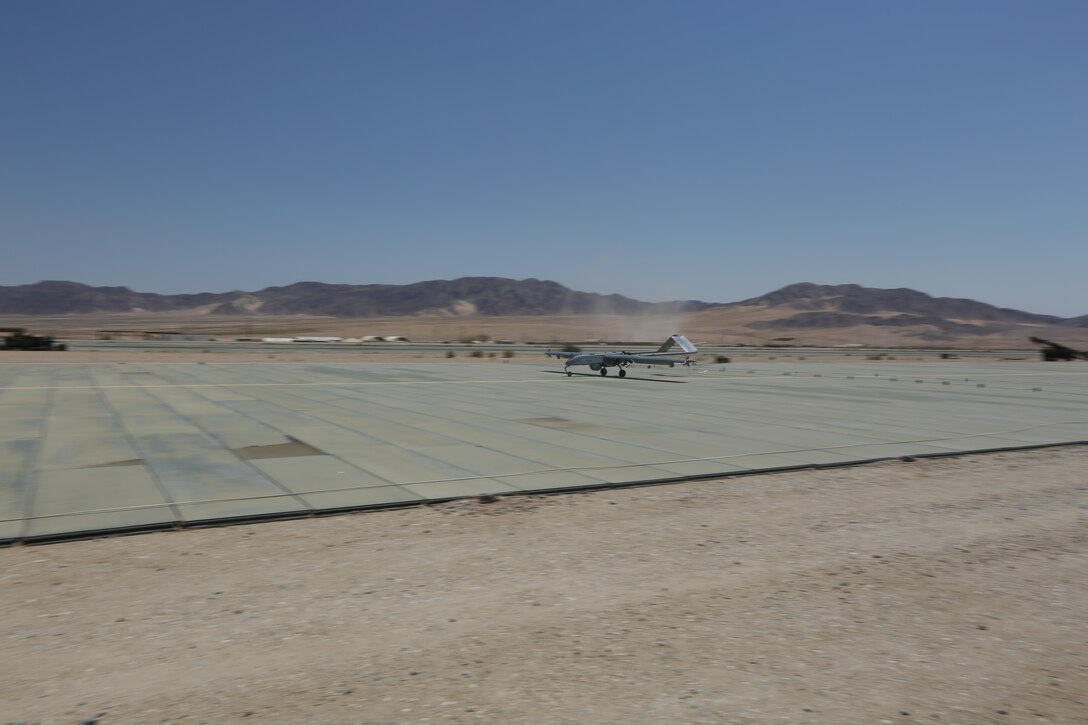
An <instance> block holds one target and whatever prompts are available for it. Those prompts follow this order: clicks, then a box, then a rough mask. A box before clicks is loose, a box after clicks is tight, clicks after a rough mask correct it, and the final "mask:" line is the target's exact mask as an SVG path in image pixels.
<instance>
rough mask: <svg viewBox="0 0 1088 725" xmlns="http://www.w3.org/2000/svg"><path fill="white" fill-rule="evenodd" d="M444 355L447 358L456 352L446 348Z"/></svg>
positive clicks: (453, 355) (455, 355)
mask: <svg viewBox="0 0 1088 725" xmlns="http://www.w3.org/2000/svg"><path fill="white" fill-rule="evenodd" d="M446 357H447V358H451V357H457V353H455V352H454V351H453V350H446Z"/></svg>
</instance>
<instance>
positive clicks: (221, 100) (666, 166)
mask: <svg viewBox="0 0 1088 725" xmlns="http://www.w3.org/2000/svg"><path fill="white" fill-rule="evenodd" d="M1086 37H1088V3H1085V2H1083V0H1073V1H1070V2H1065V1H1062V0H1047V1H1045V2H1033V1H1031V2H1029V1H1027V0H1024V1H1019V2H1007V1H1004V0H985V1H981V2H980V1H974V0H971V1H966V0H932V1H925V0H913V1H911V2H879V1H874V0H864V1H860V2H842V1H835V0H826V1H823V2H809V1H804V2H802V1H800V0H797V1H787V0H752V1H748V2H739V1H729V0H718V1H715V2H699V1H695V0H685V1H683V2H676V3H668V2H661V1H654V2H644V1H641V0H622V1H616V2H612V1H607V2H606V1H603V0H597V1H594V0H589V1H581V2H575V1H573V0H555V1H550V2H523V1H519V0H513V1H511V0H493V1H490V2H475V1H470V0H458V1H453V0H443V1H431V0H401V1H393V0H389V1H388V2H363V1H358V0H357V1H352V2H332V1H329V0H319V1H316V2H302V1H299V2H282V1H275V0H254V1H242V0H232V1H231V0H215V1H214V2H204V1H200V0H187V1H186V2H165V1H147V0H138V1H134V2H127V1H126V2H118V1H116V0H96V2H83V1H78V2H69V1H63V2H62V1H57V0H4V1H3V2H0V98H2V99H3V103H2V106H0V244H2V247H3V249H4V254H3V259H2V261H0V284H26V283H30V282H35V281H37V280H40V279H71V280H75V281H80V282H85V283H87V284H94V285H126V286H129V287H132V288H134V289H138V290H141V291H151V292H164V293H174V292H200V291H226V290H231V289H247V290H253V289H260V288H263V287H266V286H270V285H280V284H288V283H291V282H295V281H300V280H317V281H323V282H337V283H351V284H367V283H393V284H399V283H409V282H416V281H420V280H425V279H451V278H455V277H460V276H466V275H495V276H503V277H514V278H525V277H536V278H541V279H552V280H555V281H557V282H560V283H563V284H566V285H568V286H570V287H573V288H576V289H581V290H585V291H592V292H603V293H612V292H618V293H621V294H625V295H629V296H632V297H636V298H640V299H645V300H663V299H676V298H683V299H702V300H707V301H715V302H729V301H735V300H739V299H743V298H746V297H751V296H754V295H758V294H762V293H765V292H769V291H771V290H773V289H776V288H778V287H780V286H782V285H785V284H789V283H791V282H800V281H809V282H816V283H823V284H838V283H846V282H853V283H858V284H862V285H866V286H871V287H912V288H914V289H919V290H922V291H924V292H928V293H930V294H934V295H942V296H958V297H971V298H974V299H979V300H982V301H985V302H990V303H993V304H998V305H1002V306H1009V307H1016V308H1020V309H1026V310H1029V311H1032V312H1040V313H1049V314H1058V315H1065V316H1072V315H1081V314H1085V313H1088V295H1086V294H1085V279H1086V271H1088V243H1086V242H1088V234H1086V232H1088V133H1086V130H1088V93H1086V92H1085V87H1086V86H1085V78H1086V77H1088V43H1085V38H1086Z"/></svg>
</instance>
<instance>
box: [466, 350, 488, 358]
mask: <svg viewBox="0 0 1088 725" xmlns="http://www.w3.org/2000/svg"><path fill="white" fill-rule="evenodd" d="M468 356H469V357H483V356H484V351H483V350H473V351H472V352H470V353H469V354H468Z"/></svg>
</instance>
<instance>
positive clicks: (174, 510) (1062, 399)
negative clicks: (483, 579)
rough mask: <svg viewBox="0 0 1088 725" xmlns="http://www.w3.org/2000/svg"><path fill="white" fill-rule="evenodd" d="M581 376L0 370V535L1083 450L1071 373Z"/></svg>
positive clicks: (403, 368) (437, 366)
mask: <svg viewBox="0 0 1088 725" xmlns="http://www.w3.org/2000/svg"><path fill="white" fill-rule="evenodd" d="M581 370H585V371H586V374H577V375H575V376H574V377H570V378H568V377H567V376H566V375H564V374H563V373H562V367H561V366H560V365H558V364H555V363H554V362H549V363H535V362H534V363H526V362H511V363H510V364H504V363H502V362H499V361H485V362H477V363H463V362H453V361H445V362H425V363H392V362H390V363H384V362H383V363H373V362H369V363H354V362H348V363H337V362H310V363H256V364H254V363H245V364H236V363H229V362H214V363H169V362H164V363H158V362H156V363H92V364H70V363H64V362H58V363H56V364H51V363H19V362H12V363H5V364H3V365H0V541H2V542H9V543H10V542H13V541H19V540H39V539H48V538H56V537H66V536H79V535H87V534H93V533H97V532H109V531H114V532H117V531H129V530H140V529H145V528H170V527H174V526H193V525H202V524H208V523H213V522H221V521H226V520H232V519H241V520H252V519H254V518H264V517H278V516H305V515H310V514H315V513H324V512H331V511H338V510H358V509H366V508H372V507H386V506H400V505H411V504H419V503H426V502H431V501H442V500H448V499H452V498H460V497H465V496H473V495H477V494H485V493H487V494H514V493H530V492H542V491H558V490H567V489H575V490H576V489H579V488H593V487H602V486H610V485H630V484H644V483H657V482H668V481H675V480H686V479H691V478H718V477H723V476H731V475H737V474H744V473H752V472H758V471H767V470H780V469H788V468H796V467H804V466H824V465H843V464H851V463H859V462H865V461H871V460H878V459H882V458H888V457H895V456H926V455H947V454H954V453H962V452H968V451H984V450H995V449H1005V448H1017V447H1030V446H1040V445H1053V444H1062V443H1074V442H1084V441H1088V366H1085V365H1077V364H1075V363H1052V364H1045V363H1039V362H990V363H977V362H963V361H958V362H947V363H945V362H941V363H936V362H934V363H911V362H886V361H882V362H854V363H819V362H810V363H797V362H765V363H742V364H741V365H735V364H726V365H709V366H705V367H701V368H700V367H695V368H691V369H683V368H677V369H657V368H655V369H652V370H651V369H646V368H638V369H631V370H630V372H629V375H628V377H627V378H625V379H622V380H621V379H618V378H616V377H615V376H614V375H612V376H609V377H604V378H602V377H600V376H599V375H597V374H595V373H590V372H589V371H588V370H586V369H585V368H582V369H579V371H581ZM707 485H729V484H728V481H722V482H714V483H708V484H707Z"/></svg>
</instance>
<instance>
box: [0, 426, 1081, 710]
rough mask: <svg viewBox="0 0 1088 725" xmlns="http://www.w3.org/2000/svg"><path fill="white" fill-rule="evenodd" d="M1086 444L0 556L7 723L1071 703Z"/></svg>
mask: <svg viewBox="0 0 1088 725" xmlns="http://www.w3.org/2000/svg"><path fill="white" fill-rule="evenodd" d="M1086 524H1088V447H1083V446H1071V447H1065V448H1053V449H1044V450H1036V451H1024V452H1013V453H1000V454H990V455H972V456H963V457H959V458H946V459H925V460H917V461H913V462H907V461H888V462H883V463H878V464H872V465H867V466H857V467H852V468H841V469H828V470H813V471H800V472H793V473H786V474H773V475H759V476H749V477H740V478H731V479H723V480H717V481H702V482H693V483H685V484H675V485H666V486H656V487H645V488H630V489H617V490H609V491H601V492H593V493H581V494H568V495H557V496H548V497H542V496H524V497H511V498H503V499H499V500H497V501H495V502H492V503H484V502H476V501H473V500H465V501H461V502H454V503H449V504H444V505H435V506H430V507H420V508H412V509H403V510H390V511H378V512H370V513H364V514H356V515H343V516H331V517H327V518H313V519H302V520H294V521H279V522H269V523H264V524H246V525H240V526H228V527H221V528H209V529H195V530H183V531H175V532H165V533H163V532H160V533H153V534H144V535H138V536H128V537H114V538H103V539H97V540H88V541H72V542H66V543H59V544H52V545H42V546H21V547H15V548H8V549H3V550H0V592H3V596H2V598H0V610H2V611H0V615H2V618H3V621H4V624H5V626H4V636H3V639H2V640H0V642H2V644H0V663H3V664H0V668H2V670H0V722H5V723H7V722H25V723H79V722H84V721H86V720H91V719H94V718H98V722H100V723H102V724H103V725H105V724H107V723H235V722H262V723H531V724H534V725H537V724H539V725H545V724H549V723H744V724H755V723H942V724H948V723H963V724H968V723H1083V722H1086V721H1088V644H1086V641H1085V639H1086V635H1085V632H1086V627H1085V612H1088V546H1086V543H1088V527H1086Z"/></svg>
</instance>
